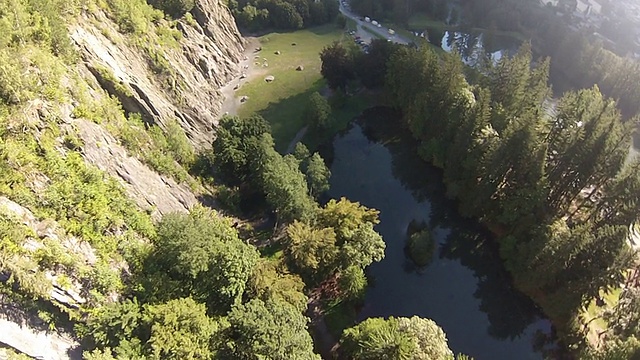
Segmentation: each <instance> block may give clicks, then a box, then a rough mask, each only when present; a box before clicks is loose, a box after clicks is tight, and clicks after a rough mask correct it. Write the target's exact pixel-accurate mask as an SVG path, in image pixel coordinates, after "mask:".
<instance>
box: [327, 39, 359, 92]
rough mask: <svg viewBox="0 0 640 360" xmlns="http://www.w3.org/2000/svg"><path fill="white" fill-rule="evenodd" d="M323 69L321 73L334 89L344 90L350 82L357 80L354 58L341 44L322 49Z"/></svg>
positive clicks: (337, 43) (336, 43)
mask: <svg viewBox="0 0 640 360" xmlns="http://www.w3.org/2000/svg"><path fill="white" fill-rule="evenodd" d="M320 59H321V60H322V68H321V70H320V72H321V73H322V76H323V77H324V78H325V79H326V80H327V84H328V85H329V87H330V88H332V89H342V90H344V89H345V88H346V86H347V83H348V82H349V80H352V79H354V78H355V66H354V63H353V56H352V55H351V54H350V53H349V51H347V49H346V48H345V47H344V46H342V44H340V43H339V42H337V41H336V42H334V43H333V44H332V45H329V46H327V47H326V48H324V49H322V52H321V53H320Z"/></svg>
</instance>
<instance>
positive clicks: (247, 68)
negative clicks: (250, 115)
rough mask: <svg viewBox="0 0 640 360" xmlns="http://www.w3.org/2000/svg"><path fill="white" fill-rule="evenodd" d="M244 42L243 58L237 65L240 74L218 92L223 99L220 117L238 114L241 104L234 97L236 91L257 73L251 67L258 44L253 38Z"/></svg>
mask: <svg viewBox="0 0 640 360" xmlns="http://www.w3.org/2000/svg"><path fill="white" fill-rule="evenodd" d="M246 40H247V47H246V49H245V51H244V55H243V56H244V57H243V60H242V61H240V63H239V64H238V66H239V67H240V73H239V74H238V76H236V77H235V78H233V79H232V80H231V81H229V82H228V83H227V85H225V86H224V87H222V88H221V89H220V92H221V93H222V96H223V97H224V101H223V103H222V108H221V110H220V116H221V117H222V116H223V115H237V114H238V107H239V106H240V104H241V103H240V98H238V97H236V90H238V89H239V88H240V86H242V84H243V83H245V82H247V81H249V80H251V79H253V78H254V77H255V76H256V75H257V73H258V71H256V67H255V66H254V65H253V57H254V56H255V54H256V49H257V48H258V47H259V46H260V42H259V41H258V39H257V38H255V37H247V38H246ZM243 75H244V78H243Z"/></svg>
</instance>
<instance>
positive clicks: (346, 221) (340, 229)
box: [318, 197, 380, 240]
mask: <svg viewBox="0 0 640 360" xmlns="http://www.w3.org/2000/svg"><path fill="white" fill-rule="evenodd" d="M379 213H380V212H379V211H378V210H376V209H369V208H367V207H365V206H363V205H360V203H359V202H353V201H349V200H348V199H346V198H344V197H342V198H340V200H339V201H336V200H335V199H331V200H329V202H328V203H327V204H326V205H325V206H324V208H322V209H321V210H320V211H319V212H318V222H319V223H321V224H322V225H324V226H326V227H332V228H333V229H334V230H335V231H336V234H337V235H338V238H339V239H341V240H342V239H348V238H351V237H352V236H353V234H354V232H355V231H356V230H357V229H358V227H360V226H361V225H362V224H364V223H371V224H372V225H376V224H378V223H379V222H380V220H379V219H378V214H379Z"/></svg>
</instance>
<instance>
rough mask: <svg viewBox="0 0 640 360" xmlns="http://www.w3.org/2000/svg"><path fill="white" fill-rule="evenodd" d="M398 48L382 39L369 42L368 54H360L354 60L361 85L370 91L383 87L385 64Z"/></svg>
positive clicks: (385, 72)
mask: <svg viewBox="0 0 640 360" xmlns="http://www.w3.org/2000/svg"><path fill="white" fill-rule="evenodd" d="M399 48H400V45H398V44H396V43H394V42H389V41H385V40H383V39H374V40H373V41H371V44H370V45H369V53H368V54H364V53H362V55H360V56H359V57H358V58H357V59H356V63H357V64H358V66H356V67H355V69H356V74H357V76H358V79H360V81H361V82H362V85H364V86H366V87H368V88H371V89H372V88H377V87H381V86H383V85H384V79H385V75H386V74H387V62H388V61H389V59H390V58H391V55H393V53H394V52H395V51H396V50H398V49H399Z"/></svg>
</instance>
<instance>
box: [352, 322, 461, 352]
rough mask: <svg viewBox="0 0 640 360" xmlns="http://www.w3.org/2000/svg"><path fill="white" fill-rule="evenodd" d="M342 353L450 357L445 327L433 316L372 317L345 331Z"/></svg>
mask: <svg viewBox="0 0 640 360" xmlns="http://www.w3.org/2000/svg"><path fill="white" fill-rule="evenodd" d="M340 344H341V352H342V353H343V354H344V355H346V356H349V357H350V358H352V359H362V360H364V359H371V360H373V359H391V360H405V359H406V360H409V359H416V360H448V359H451V358H453V353H452V352H451V350H450V349H449V347H448V345H447V338H446V336H445V334H444V332H443V331H442V329H441V328H440V327H439V326H438V325H436V323H435V322H433V321H432V320H429V319H422V318H419V317H417V316H414V317H411V318H393V317H390V318H389V319H387V320H385V319H382V318H369V319H367V320H365V321H363V322H361V323H360V324H358V325H356V326H354V327H352V328H349V329H347V330H345V331H344V333H343V335H342V338H341V339H340Z"/></svg>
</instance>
